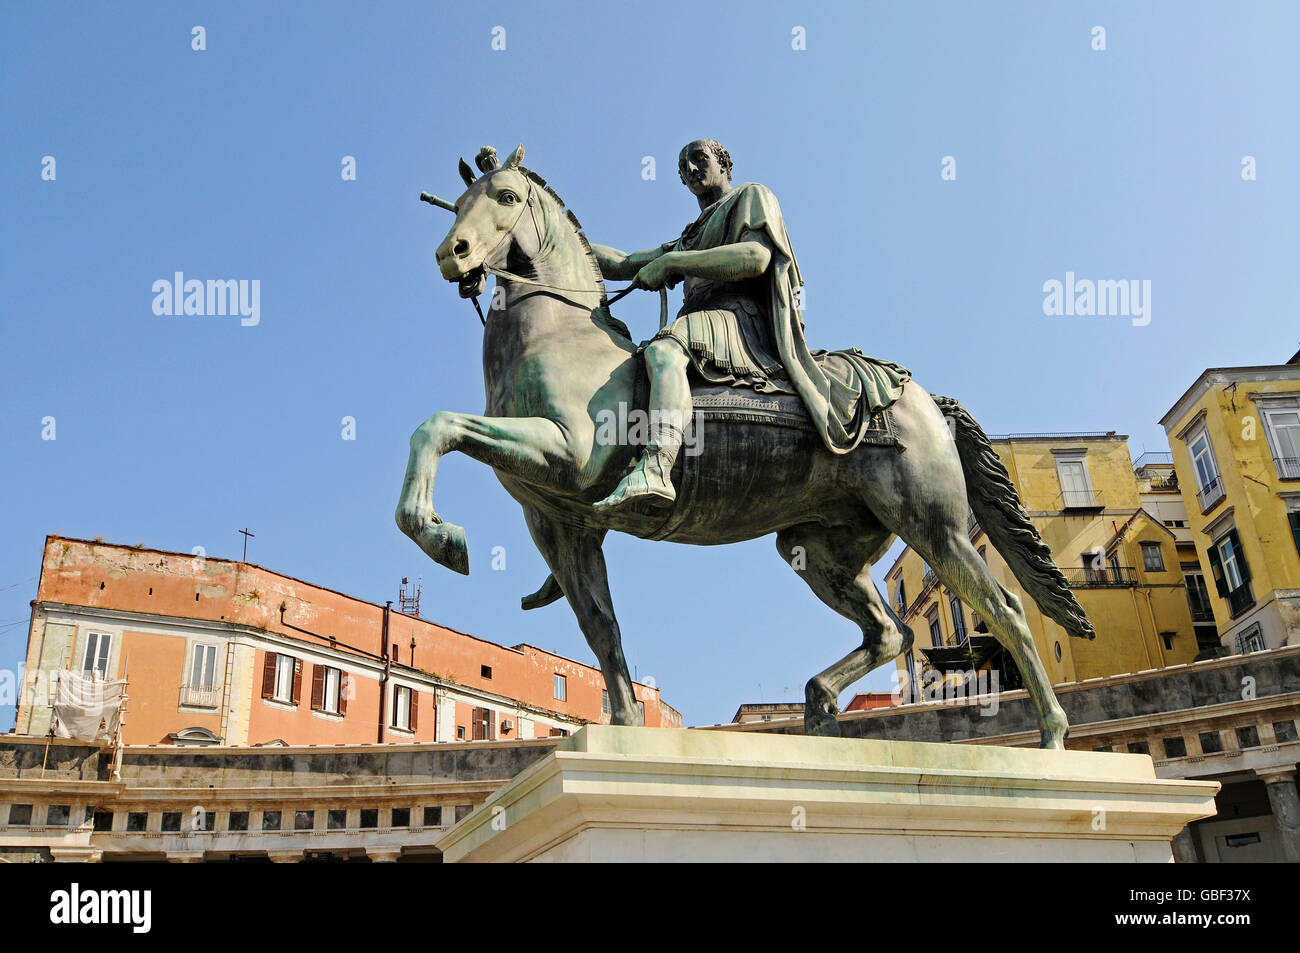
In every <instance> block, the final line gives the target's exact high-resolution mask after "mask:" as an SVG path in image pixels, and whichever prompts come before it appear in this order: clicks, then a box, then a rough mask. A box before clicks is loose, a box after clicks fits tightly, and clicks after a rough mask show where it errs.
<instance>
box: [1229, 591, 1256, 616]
mask: <svg viewBox="0 0 1300 953" xmlns="http://www.w3.org/2000/svg"><path fill="white" fill-rule="evenodd" d="M1254 604H1255V593H1254V592H1252V591H1251V588H1250V583H1245V584H1243V585H1241V586H1238V587H1237V588H1236V589H1233V590H1232V591H1231V592H1229V593H1228V608H1229V609H1230V610H1231V611H1232V614H1233V616H1234V617H1235V616H1239V615H1241V613H1243V612H1245V611H1246V610H1247V609H1249V608H1250V607H1251V606H1253V605H1254Z"/></svg>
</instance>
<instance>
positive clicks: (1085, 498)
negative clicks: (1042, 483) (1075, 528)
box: [1061, 490, 1105, 510]
mask: <svg viewBox="0 0 1300 953" xmlns="http://www.w3.org/2000/svg"><path fill="white" fill-rule="evenodd" d="M1104 506H1105V503H1104V502H1103V498H1102V495H1101V494H1100V493H1099V492H1097V491H1096V490H1062V491H1061V509H1063V510H1099V509H1101V508H1102V507H1104Z"/></svg>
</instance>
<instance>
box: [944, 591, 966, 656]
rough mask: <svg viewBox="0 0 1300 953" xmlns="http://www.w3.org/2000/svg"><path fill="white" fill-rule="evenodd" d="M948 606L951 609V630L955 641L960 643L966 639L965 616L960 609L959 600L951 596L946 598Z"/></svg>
mask: <svg viewBox="0 0 1300 953" xmlns="http://www.w3.org/2000/svg"><path fill="white" fill-rule="evenodd" d="M948 608H950V609H951V610H952V631H953V633H954V634H955V635H956V636H957V643H958V644H961V643H962V642H965V641H966V616H965V615H964V614H963V613H962V610H961V600H960V599H958V598H957V597H956V596H953V597H952V598H951V599H949V600H948Z"/></svg>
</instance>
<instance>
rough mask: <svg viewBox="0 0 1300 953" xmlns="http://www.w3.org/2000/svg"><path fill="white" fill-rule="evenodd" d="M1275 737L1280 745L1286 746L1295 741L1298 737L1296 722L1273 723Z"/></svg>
mask: <svg viewBox="0 0 1300 953" xmlns="http://www.w3.org/2000/svg"><path fill="white" fill-rule="evenodd" d="M1273 736H1274V737H1275V738H1277V741H1278V744H1286V743H1287V742H1288V741H1295V740H1296V738H1297V737H1300V736H1297V734H1296V728H1295V722H1294V721H1275V722H1273Z"/></svg>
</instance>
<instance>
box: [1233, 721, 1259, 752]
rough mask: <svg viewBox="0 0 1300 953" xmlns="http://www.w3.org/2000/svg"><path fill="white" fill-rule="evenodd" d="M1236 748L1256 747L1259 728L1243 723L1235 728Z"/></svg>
mask: <svg viewBox="0 0 1300 953" xmlns="http://www.w3.org/2000/svg"><path fill="white" fill-rule="evenodd" d="M1237 747H1238V748H1258V747H1259V729H1258V728H1256V727H1255V726H1254V725H1244V726H1242V727H1241V728H1238V729H1237Z"/></svg>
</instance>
